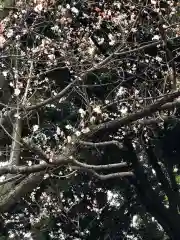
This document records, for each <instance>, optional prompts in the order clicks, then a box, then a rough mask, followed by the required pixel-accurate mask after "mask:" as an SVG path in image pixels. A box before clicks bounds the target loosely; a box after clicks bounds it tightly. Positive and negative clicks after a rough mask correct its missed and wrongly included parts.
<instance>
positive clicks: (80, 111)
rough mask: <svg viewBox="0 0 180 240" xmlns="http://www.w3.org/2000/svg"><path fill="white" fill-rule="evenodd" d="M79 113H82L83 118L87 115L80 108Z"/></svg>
mask: <svg viewBox="0 0 180 240" xmlns="http://www.w3.org/2000/svg"><path fill="white" fill-rule="evenodd" d="M78 112H79V113H80V115H81V117H84V116H85V115H86V112H85V111H84V110H83V109H82V108H80V109H79V111H78Z"/></svg>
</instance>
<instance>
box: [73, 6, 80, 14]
mask: <svg viewBox="0 0 180 240" xmlns="http://www.w3.org/2000/svg"><path fill="white" fill-rule="evenodd" d="M71 11H72V12H73V13H75V14H78V13H79V10H78V9H77V8H75V7H72V8H71Z"/></svg>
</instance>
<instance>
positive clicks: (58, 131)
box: [56, 127, 61, 135]
mask: <svg viewBox="0 0 180 240" xmlns="http://www.w3.org/2000/svg"><path fill="white" fill-rule="evenodd" d="M56 133H57V135H60V134H61V129H60V128H59V127H57V128H56Z"/></svg>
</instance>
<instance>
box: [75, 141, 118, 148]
mask: <svg viewBox="0 0 180 240" xmlns="http://www.w3.org/2000/svg"><path fill="white" fill-rule="evenodd" d="M77 142H78V143H79V144H80V145H86V146H89V147H105V146H109V145H116V146H118V147H119V148H122V144H121V143H120V142H118V141H114V140H113V141H106V142H99V143H94V142H86V141H77Z"/></svg>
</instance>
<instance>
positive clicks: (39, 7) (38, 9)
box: [34, 3, 43, 13]
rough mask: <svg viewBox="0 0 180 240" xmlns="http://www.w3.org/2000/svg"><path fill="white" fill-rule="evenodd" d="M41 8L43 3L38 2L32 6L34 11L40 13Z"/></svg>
mask: <svg viewBox="0 0 180 240" xmlns="http://www.w3.org/2000/svg"><path fill="white" fill-rule="evenodd" d="M42 9H43V5H42V3H40V4H38V5H37V6H36V7H35V8H34V11H35V12H38V13H40V12H41V11H42Z"/></svg>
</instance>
